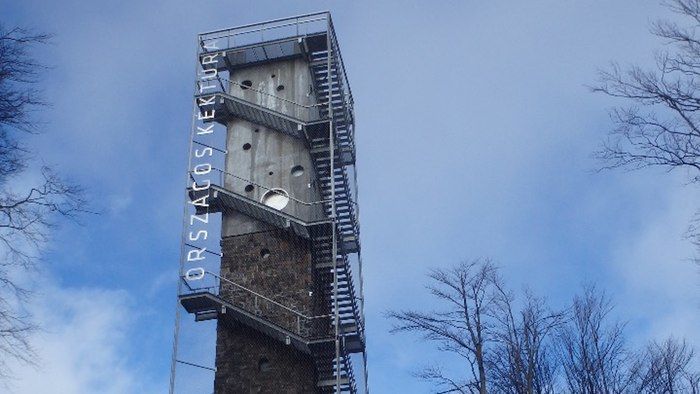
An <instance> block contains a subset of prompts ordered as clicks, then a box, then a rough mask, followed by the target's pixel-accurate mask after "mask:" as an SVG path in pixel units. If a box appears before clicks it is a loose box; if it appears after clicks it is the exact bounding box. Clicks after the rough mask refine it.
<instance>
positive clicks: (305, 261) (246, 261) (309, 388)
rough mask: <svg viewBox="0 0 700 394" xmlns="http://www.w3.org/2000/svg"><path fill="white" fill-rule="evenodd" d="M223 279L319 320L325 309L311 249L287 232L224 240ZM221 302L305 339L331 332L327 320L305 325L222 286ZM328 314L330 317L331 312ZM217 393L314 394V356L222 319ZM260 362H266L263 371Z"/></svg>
mask: <svg viewBox="0 0 700 394" xmlns="http://www.w3.org/2000/svg"><path fill="white" fill-rule="evenodd" d="M221 245H222V251H223V257H222V263H221V276H222V277H224V278H227V279H229V280H231V281H233V282H235V283H237V284H239V285H241V286H244V287H246V288H248V289H250V290H252V291H254V292H256V293H259V294H261V295H264V296H265V297H267V298H270V299H273V300H275V301H276V302H278V303H280V304H282V305H285V306H287V307H289V308H292V309H294V310H296V311H299V312H301V313H302V314H304V315H306V316H315V315H317V314H319V312H320V311H322V310H324V309H325V303H324V302H323V300H322V299H321V294H322V293H321V292H320V290H319V289H317V288H316V286H317V285H320V284H317V283H318V281H316V280H314V270H313V267H312V260H311V245H310V243H309V241H308V240H305V239H302V238H299V237H297V236H295V235H294V234H292V233H290V232H287V231H284V230H271V231H264V232H258V233H252V234H245V235H238V236H232V237H225V238H223V239H222V241H221ZM220 294H221V296H222V297H223V298H225V299H226V300H227V301H228V302H231V303H232V304H234V305H236V306H239V307H241V308H243V309H245V310H247V311H250V312H253V313H256V314H257V315H258V316H260V317H262V318H264V319H265V320H268V321H271V322H273V323H275V324H277V325H279V326H282V327H284V328H286V329H288V330H289V331H292V332H294V333H298V334H300V335H301V336H303V337H307V338H308V337H312V336H315V335H317V333H318V331H319V330H327V328H328V324H329V323H328V320H326V319H323V321H321V320H312V321H305V320H303V319H302V320H301V321H300V322H301V324H299V322H298V321H297V316H296V315H295V314H293V313H291V312H289V311H287V310H285V309H283V308H281V307H279V306H277V305H274V304H271V303H270V302H268V301H264V300H262V299H260V298H258V300H257V302H256V300H255V296H253V295H251V293H249V292H247V291H244V290H241V289H238V288H236V287H234V286H232V285H226V284H225V282H224V283H222V289H221V293H220ZM326 313H327V312H326ZM216 352H217V353H216V354H217V355H216V367H217V372H216V379H215V393H216V394H224V393H313V392H314V387H315V376H314V364H313V360H312V359H311V358H310V356H308V355H306V354H303V353H301V352H299V351H297V350H295V349H294V348H293V347H291V346H287V345H285V344H283V343H280V342H279V341H277V340H274V339H271V338H269V337H267V336H266V335H264V334H260V333H257V332H255V331H254V330H251V329H248V328H245V327H241V326H239V325H238V324H233V325H231V324H230V323H229V322H228V321H224V320H223V319H222V320H220V321H219V325H218V327H217V348H216ZM261 360H263V361H264V360H267V361H266V362H265V363H263V364H265V365H266V366H265V367H264V368H262V367H261V363H262V361H261ZM256 390H257V391H256Z"/></svg>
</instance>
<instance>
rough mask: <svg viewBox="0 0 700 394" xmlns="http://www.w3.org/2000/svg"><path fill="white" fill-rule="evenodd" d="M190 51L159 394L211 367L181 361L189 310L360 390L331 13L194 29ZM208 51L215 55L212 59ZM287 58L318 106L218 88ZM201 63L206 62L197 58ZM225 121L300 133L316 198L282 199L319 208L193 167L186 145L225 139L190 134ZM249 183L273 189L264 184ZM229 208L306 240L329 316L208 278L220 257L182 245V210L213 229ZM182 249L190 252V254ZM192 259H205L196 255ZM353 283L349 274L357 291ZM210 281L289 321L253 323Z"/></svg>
mask: <svg viewBox="0 0 700 394" xmlns="http://www.w3.org/2000/svg"><path fill="white" fill-rule="evenodd" d="M197 48H198V49H197V66H196V67H197V74H196V81H197V82H196V84H195V93H194V110H193V119H192V128H191V141H190V151H189V162H188V169H187V180H186V184H187V191H186V196H185V204H184V218H183V233H182V242H181V258H180V271H179V276H180V280H179V282H178V283H179V286H178V297H177V312H176V323H175V334H174V341H173V352H172V366H171V378H170V394H174V393H177V392H180V388H179V386H178V381H179V379H183V378H182V375H183V374H185V375H186V374H187V371H189V370H190V369H192V368H194V369H199V370H214V368H213V367H211V366H209V365H207V364H206V363H205V362H203V361H200V360H192V359H187V358H186V357H188V356H186V355H185V352H184V351H183V349H182V348H183V346H184V343H185V340H183V335H184V330H185V328H184V324H185V320H183V319H187V318H188V316H191V315H194V320H195V321H196V322H206V321H208V320H222V319H233V320H234V321H235V322H236V323H238V324H243V325H247V326H249V327H251V328H253V329H256V330H258V331H260V332H262V333H264V334H266V335H268V336H269V337H270V338H273V339H276V340H279V341H284V342H285V343H286V344H287V345H291V346H294V347H295V348H296V349H297V350H299V351H301V352H304V353H306V354H310V355H311V356H312V357H314V360H315V363H316V367H317V374H318V376H319V377H318V384H317V387H318V391H319V392H335V393H341V392H343V393H358V392H364V393H369V385H368V371H367V351H366V346H365V343H366V341H365V330H364V326H365V325H364V312H363V311H364V286H363V278H362V255H361V247H360V221H359V206H358V204H357V193H358V190H357V171H356V167H355V157H356V155H355V139H354V126H355V114H354V109H353V98H352V92H351V90H350V86H349V84H348V80H347V74H346V72H345V67H344V65H343V60H342V56H341V54H340V47H339V44H338V41H337V37H336V34H335V30H334V28H333V22H332V20H331V15H330V13H329V12H319V13H312V14H306V15H299V16H294V17H290V18H283V19H275V20H270V21H266V22H261V23H255V24H249V25H244V26H239V27H234V28H229V29H222V30H216V31H212V32H206V33H201V34H199V35H198V38H197ZM215 54H218V56H217V57H216V60H215V61H214V60H212V59H214V57H213V56H215ZM297 57H301V58H304V59H305V60H306V61H307V62H308V65H309V69H310V72H311V74H312V75H311V77H312V80H313V85H314V90H315V92H316V98H317V101H318V104H315V105H302V104H299V103H295V102H289V100H285V99H283V98H281V97H276V96H274V95H270V94H268V93H264V92H256V93H257V94H261V95H262V94H266V95H268V96H272V97H268V99H271V100H285V101H287V102H286V103H285V104H288V105H289V106H291V107H292V108H294V109H295V110H294V111H293V114H294V115H289V114H283V113H281V112H277V111H275V110H273V109H270V108H267V107H264V106H260V105H257V104H255V103H253V102H250V101H247V100H244V99H241V98H239V97H235V96H234V95H232V94H230V93H229V91H228V89H229V87H230V86H232V82H230V81H229V80H228V79H227V78H226V74H227V73H230V72H231V71H232V70H234V69H235V68H236V67H237V66H240V65H248V66H249V65H251V64H255V63H256V62H260V63H263V62H270V61H276V60H283V59H287V58H297ZM205 60H206V61H207V62H208V67H205V65H204V64H203V63H204V61H205ZM213 70H215V71H213ZM253 90H254V89H253ZM202 114H205V116H203V115H202ZM209 115H211V116H209ZM231 118H239V119H244V120H247V121H250V122H253V123H256V124H260V125H263V126H265V127H268V128H270V129H273V130H276V131H278V132H281V133H285V134H288V135H291V136H293V137H295V138H299V139H301V140H303V141H304V143H305V144H306V146H307V148H308V150H309V152H310V155H311V159H312V162H313V165H314V170H315V174H316V176H317V178H318V179H316V181H317V182H318V183H319V185H320V189H321V191H322V198H321V200H319V201H301V200H294V201H292V203H294V204H302V205H306V206H317V207H321V209H320V210H319V211H318V212H320V214H319V213H317V214H316V215H312V217H309V218H295V217H292V216H289V215H286V214H285V213H283V212H281V211H279V210H277V209H274V208H271V207H269V206H266V205H264V204H262V203H260V202H258V201H256V200H253V199H251V198H249V197H248V196H245V195H242V194H240V193H237V192H235V191H233V190H229V189H227V188H226V187H225V181H226V182H237V181H240V182H246V183H248V182H250V181H249V180H247V179H244V178H242V177H240V176H237V175H234V174H231V173H228V172H226V171H225V170H224V169H223V168H219V166H218V165H216V164H208V167H207V166H204V167H202V166H203V164H202V163H198V161H197V157H195V156H193V152H194V151H195V148H196V147H198V146H203V147H207V148H210V149H211V151H212V152H216V153H219V154H226V148H225V146H223V147H222V146H217V143H220V141H218V142H217V141H216V140H207V141H204V140H203V137H207V136H206V135H203V134H204V133H201V132H200V131H201V130H209V129H210V128H211V127H213V126H212V125H214V124H217V123H218V124H221V125H225V124H226V122H227V120H229V119H231ZM202 168H204V169H202ZM256 186H259V187H261V188H263V189H268V190H273V188H272V187H271V186H269V185H256ZM202 198H204V199H205V200H206V201H208V204H206V206H197V205H196V204H193V203H192V202H193V201H198V200H199V199H202ZM229 211H235V212H240V213H244V214H245V215H248V216H250V217H253V218H255V219H257V220H260V221H262V222H264V223H267V224H270V225H272V226H275V227H277V228H280V229H284V230H286V231H290V232H293V233H294V234H296V235H297V236H299V237H302V238H305V239H308V240H309V241H310V242H311V245H313V253H312V255H313V257H312V260H313V265H314V267H315V269H316V270H318V271H319V273H320V275H322V277H323V278H326V279H325V280H326V281H327V282H328V287H329V289H330V291H329V294H328V302H329V304H330V305H329V310H330V311H331V314H329V315H323V316H307V315H304V314H303V313H300V312H298V311H296V310H294V309H293V308H291V307H289V306H287V305H283V304H281V303H278V302H277V301H275V300H274V299H272V298H271V297H268V296H266V295H265V294H260V293H257V292H255V291H253V290H251V289H248V288H246V287H245V286H242V285H240V284H237V283H234V282H233V281H231V280H228V279H226V278H222V277H221V276H220V275H219V273H218V270H219V267H218V266H217V264H220V257H221V253H219V252H216V251H215V250H212V249H214V248H212V247H208V246H203V245H198V244H197V242H193V241H192V236H191V233H190V230H191V226H192V225H193V217H198V218H200V219H198V220H199V221H202V222H203V219H201V218H204V217H206V218H207V220H206V225H207V226H211V228H210V229H211V230H213V231H212V232H214V233H215V232H216V229H215V227H216V226H217V225H219V226H220V216H221V215H218V217H219V221H218V222H217V221H214V220H211V219H213V218H214V217H215V216H217V214H223V213H226V212H229ZM188 234H190V235H189V236H188ZM193 251H195V252H194V255H196V256H198V259H194V261H193V260H192V259H191V257H192V255H193ZM204 257H207V258H209V260H208V261H206V262H204ZM193 263H194V264H193ZM355 282H359V289H357V290H356V288H355V285H354V283H355ZM222 286H228V287H229V288H235V289H236V291H240V292H246V294H248V295H249V296H251V297H253V298H254V300H255V305H256V306H257V305H258V303H265V304H266V305H268V306H269V307H271V308H277V309H278V310H280V311H282V313H286V314H289V316H291V318H292V320H291V321H296V326H294V325H293V324H292V325H290V326H281V325H279V324H274V323H272V322H269V321H265V319H264V318H261V317H259V316H256V315H255V313H252V311H250V310H246V309H245V308H241V307H240V306H236V305H234V304H233V303H231V302H229V301H230V300H227V299H226V297H225V296H223V295H222V293H221V292H220V290H221V289H222ZM183 312H184V313H183ZM327 318H330V319H332V330H330V331H331V332H330V334H329V335H320V336H316V337H314V336H309V335H308V333H307V332H305V330H304V329H302V327H304V326H305V324H303V323H304V322H308V321H318V320H321V319H327ZM294 319H295V320H294ZM187 324H189V323H187ZM190 326H191V324H190ZM190 353H191V354H194V353H195V352H190ZM351 355H360V356H361V357H359V358H355V357H351ZM354 364H361V369H362V384H361V385H359V386H360V388H358V384H357V382H356V378H355V373H354V367H353V365H354ZM182 370H185V371H184V372H183V371H182Z"/></svg>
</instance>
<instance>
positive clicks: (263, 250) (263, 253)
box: [260, 249, 270, 259]
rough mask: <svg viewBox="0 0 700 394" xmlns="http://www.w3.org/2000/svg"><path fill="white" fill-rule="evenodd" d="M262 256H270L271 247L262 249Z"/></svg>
mask: <svg viewBox="0 0 700 394" xmlns="http://www.w3.org/2000/svg"><path fill="white" fill-rule="evenodd" d="M260 257H262V258H264V259H266V258H268V257H270V250H269V249H261V250H260Z"/></svg>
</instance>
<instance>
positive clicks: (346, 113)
mask: <svg viewBox="0 0 700 394" xmlns="http://www.w3.org/2000/svg"><path fill="white" fill-rule="evenodd" d="M198 51H199V53H198V56H199V61H200V63H201V65H202V69H203V70H205V72H207V71H209V72H210V74H209V75H210V76H211V77H210V78H207V77H206V75H205V78H202V79H200V80H199V81H198V82H197V92H198V94H197V97H198V99H200V102H201V103H214V102H215V105H216V118H215V119H214V120H216V121H218V122H221V123H225V122H226V121H227V120H228V119H230V118H233V117H235V118H240V119H244V120H248V121H250V122H254V123H257V124H261V125H263V126H266V127H270V128H272V129H275V130H278V131H280V132H283V133H286V134H289V135H292V136H295V137H299V138H305V139H306V140H307V142H308V144H309V146H310V147H311V148H312V149H314V151H315V152H318V153H321V154H322V155H324V154H325V155H326V156H330V153H329V152H328V149H325V152H324V146H325V147H326V148H327V147H328V146H329V141H328V139H329V135H328V133H323V132H319V131H321V130H323V128H324V127H323V126H322V124H327V123H329V122H330V121H332V123H331V124H332V125H333V137H334V141H333V146H334V149H333V150H334V158H335V159H336V160H337V163H339V164H342V165H352V164H354V162H355V142H354V123H355V118H354V110H353V105H354V104H353V97H352V91H351V89H350V85H349V83H348V78H347V74H346V71H345V67H344V65H343V59H342V55H341V54H340V47H339V45H338V41H337V38H336V34H335V31H334V29H333V23H332V21H331V16H330V13H328V12H321V13H315V14H308V15H301V16H296V17H291V18H284V19H277V20H273V21H269V22H262V23H256V24H250V25H245V26H240V27H235V28H230V29H222V30H216V31H212V32H208V33H202V34H200V35H199V48H198ZM298 58H299V59H304V60H305V61H306V63H307V64H308V68H309V72H310V80H311V82H312V89H311V90H312V92H313V96H314V99H315V100H314V102H313V103H302V102H295V101H294V100H289V99H285V98H283V97H280V96H278V95H275V94H273V93H270V92H264V91H257V90H256V89H255V88H254V87H251V86H245V85H241V83H240V82H239V81H236V80H235V78H232V77H231V75H233V74H234V73H236V72H237V71H240V70H242V69H245V68H248V67H252V66H259V65H261V64H264V63H270V62H277V61H282V60H290V59H298ZM223 73H228V79H227V78H226V77H225V76H223V75H222V74H223ZM234 87H239V88H241V89H245V90H247V95H240V94H237V92H238V91H239V90H238V89H233V88H234ZM212 96H216V97H215V101H214V102H212V101H207V100H212V99H211V97H212ZM261 103H270V104H271V105H261ZM280 108H285V109H286V110H284V111H283V110H280ZM326 130H327V127H326Z"/></svg>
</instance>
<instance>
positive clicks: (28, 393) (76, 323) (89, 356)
mask: <svg viewBox="0 0 700 394" xmlns="http://www.w3.org/2000/svg"><path fill="white" fill-rule="evenodd" d="M41 288H42V289H43V290H42V294H40V295H38V296H37V298H36V299H35V300H34V302H33V308H32V309H33V312H34V315H35V318H36V319H37V321H38V323H39V324H40V325H41V326H42V327H43V328H44V330H43V332H41V333H39V334H37V335H36V337H35V338H34V340H33V344H34V346H35V348H36V350H37V351H38V354H39V356H40V359H41V361H40V366H39V367H32V366H27V365H15V366H14V368H13V372H14V375H15V378H16V379H15V380H13V381H11V382H10V383H9V385H10V387H9V389H10V391H11V392H12V393H15V394H35V393H61V394H74V393H75V394H78V393H103V394H110V393H115V394H116V393H149V392H161V391H163V388H162V387H161V389H160V390H158V389H155V385H154V383H153V382H152V381H150V380H149V379H148V377H147V376H144V375H143V374H140V373H139V371H138V370H137V368H136V367H134V366H133V364H130V362H129V360H128V359H127V354H128V351H125V350H126V349H127V347H128V342H129V341H130V340H133V338H130V336H129V332H130V330H131V328H132V324H133V319H134V318H133V317H132V316H133V311H132V309H133V308H132V305H131V301H130V297H129V295H128V294H127V293H126V292H124V291H115V290H103V289H96V288H91V289H90V288H81V289H73V288H60V287H57V286H55V285H53V284H49V285H45V286H42V287H41Z"/></svg>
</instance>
